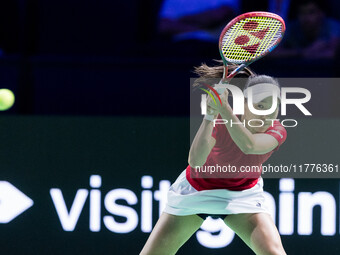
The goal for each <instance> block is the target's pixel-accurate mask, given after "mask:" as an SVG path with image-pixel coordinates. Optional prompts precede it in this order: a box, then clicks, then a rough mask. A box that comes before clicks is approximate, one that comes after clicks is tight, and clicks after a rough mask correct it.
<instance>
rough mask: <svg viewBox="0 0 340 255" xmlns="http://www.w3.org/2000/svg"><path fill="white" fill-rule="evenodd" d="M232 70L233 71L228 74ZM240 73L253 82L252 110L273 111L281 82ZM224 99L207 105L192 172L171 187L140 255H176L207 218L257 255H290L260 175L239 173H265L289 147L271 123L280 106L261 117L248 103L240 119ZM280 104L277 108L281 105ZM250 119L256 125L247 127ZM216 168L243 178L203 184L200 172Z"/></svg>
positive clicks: (208, 72) (205, 70) (208, 70)
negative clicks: (219, 223)
mask: <svg viewBox="0 0 340 255" xmlns="http://www.w3.org/2000/svg"><path fill="white" fill-rule="evenodd" d="M234 68H235V67H232V68H229V72H230V71H232V70H233V69H234ZM197 72H198V73H199V74H200V75H201V78H202V77H203V78H204V77H208V78H211V77H215V78H221V77H222V73H223V67H208V66H206V65H202V66H201V67H199V68H198V69H197ZM242 72H243V74H247V75H248V76H249V78H248V80H247V83H246V85H245V88H244V91H245V92H246V90H247V89H248V88H249V87H252V95H253V104H254V108H255V109H258V110H266V109H270V108H271V106H272V102H273V98H272V95H273V93H272V92H273V90H277V89H279V84H278V82H277V81H276V80H275V79H273V78H272V77H269V76H265V75H259V76H256V75H252V74H253V73H252V72H251V70H250V69H248V68H246V69H245V70H244V71H242ZM245 95H247V93H245ZM278 97H279V94H278ZM221 99H222V105H221V104H219V103H218V104H214V103H213V102H212V100H208V112H209V111H210V113H211V115H210V116H205V117H204V119H203V121H202V124H201V126H200V128H199V130H198V132H197V133H196V136H195V138H194V140H193V142H192V145H191V148H190V152H189V160H188V162H189V166H188V167H187V168H186V170H184V171H183V172H182V173H181V175H180V176H179V177H178V178H177V180H176V181H175V183H173V184H172V186H171V187H170V190H169V192H168V202H167V205H166V208H165V210H164V212H163V213H162V215H161V217H160V218H159V220H158V222H157V224H156V225H155V227H154V229H153V231H152V233H151V234H150V236H149V238H148V240H147V242H146V244H145V246H144V248H143V250H142V251H141V254H143V255H144V254H175V253H176V252H177V251H178V249H179V248H180V247H181V246H182V245H183V244H184V243H185V242H186V241H187V240H188V239H189V238H190V237H191V236H192V235H193V234H194V233H195V232H196V230H198V229H199V227H200V226H201V224H202V223H203V221H204V219H205V218H206V217H208V216H213V217H219V218H221V219H223V220H224V222H225V223H226V224H227V226H229V227H230V228H231V229H232V230H233V231H234V232H235V233H236V234H237V235H238V236H239V237H240V238H241V239H242V240H243V241H244V242H245V243H246V244H247V245H248V246H249V247H250V248H251V249H252V250H253V251H254V252H255V253H256V254H259V255H268V254H271V255H274V254H275V255H283V254H286V253H285V251H284V249H283V246H282V243H281V239H280V235H279V233H278V231H277V228H276V226H275V224H274V222H273V221H272V218H271V216H270V215H269V213H268V212H267V210H266V208H265V201H264V197H263V180H262V178H261V176H260V175H261V173H255V174H254V173H251V174H250V175H249V176H244V173H241V171H240V169H241V168H242V167H245V166H258V167H259V168H260V169H261V165H262V163H264V162H265V161H266V160H267V159H268V158H269V157H270V156H271V154H272V153H273V152H274V151H276V150H277V149H278V147H279V146H280V145H281V144H282V143H283V142H284V141H285V139H286V130H285V129H284V127H283V126H282V125H281V124H280V122H278V121H271V120H269V119H276V117H277V115H278V106H279V105H277V108H276V110H275V112H274V113H273V114H271V115H269V116H259V115H254V114H253V113H252V112H251V111H250V110H249V108H248V105H247V102H246V103H245V113H244V115H242V116H236V115H234V114H233V111H232V109H231V107H230V105H229V103H228V100H227V99H228V91H227V90H225V92H224V93H223V95H222V96H221ZM246 101H247V98H246ZM277 102H278V104H279V100H277ZM215 118H219V119H226V120H233V122H234V123H236V122H238V123H240V122H243V121H245V122H244V123H245V126H243V125H240V124H239V125H233V126H232V127H231V125H229V124H223V125H215V127H214V126H213V125H214V123H213V121H212V120H213V119H215ZM251 119H258V120H257V122H256V121H255V120H254V121H252V122H251V123H252V124H251V125H248V124H247V123H248V121H249V120H251ZM261 123H264V125H263V126H261V125H260V124H261ZM255 126H256V127H255ZM217 165H219V166H228V165H232V166H234V167H236V168H237V170H238V171H237V173H238V174H240V175H238V176H239V177H240V178H237V177H238V176H237V175H235V173H234V175H228V173H223V174H225V176H224V177H221V176H219V178H204V177H206V176H203V175H201V173H199V172H198V171H197V169H199V168H200V167H201V168H204V167H206V166H217ZM215 177H216V176H215Z"/></svg>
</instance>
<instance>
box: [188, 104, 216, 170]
mask: <svg viewBox="0 0 340 255" xmlns="http://www.w3.org/2000/svg"><path fill="white" fill-rule="evenodd" d="M211 101H212V99H211V98H210V97H208V99H207V112H208V113H209V114H211V115H214V118H215V117H216V115H218V112H217V111H216V110H214V109H213V108H211V107H210V106H209V105H210V103H211ZM213 128H214V122H212V121H209V120H206V119H203V121H202V124H201V126H200V128H199V129H198V131H197V133H196V136H195V138H194V140H193V142H192V144H191V147H190V151H189V158H188V163H189V165H190V166H191V167H193V168H196V167H198V166H203V165H204V163H205V162H206V161H207V158H208V155H209V154H210V152H211V150H212V148H213V147H214V146H215V143H216V140H215V138H214V137H213V136H212V131H213Z"/></svg>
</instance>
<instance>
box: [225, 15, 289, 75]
mask: <svg viewBox="0 0 340 255" xmlns="http://www.w3.org/2000/svg"><path fill="white" fill-rule="evenodd" d="M285 30H286V26H285V22H284V20H283V19H282V18H281V17H280V16H279V15H277V14H274V13H270V12H247V13H244V14H241V15H239V16H237V17H236V18H234V19H233V20H231V21H230V22H229V23H228V24H227V25H226V26H225V28H224V29H223V30H222V32H221V35H220V38H219V50H220V54H221V57H222V60H223V63H224V74H223V78H222V82H228V81H229V80H230V79H231V78H232V77H234V76H235V75H236V74H237V72H239V71H241V70H242V69H243V68H245V67H246V66H248V65H250V64H251V63H253V62H254V61H256V60H258V59H260V58H262V57H263V56H265V55H267V54H268V53H269V52H271V51H272V50H273V49H275V47H276V46H277V45H278V44H279V43H280V42H281V40H282V38H283V35H284V32H285ZM228 64H238V65H239V66H238V67H237V68H236V69H235V70H233V72H231V73H230V74H229V75H227V74H228Z"/></svg>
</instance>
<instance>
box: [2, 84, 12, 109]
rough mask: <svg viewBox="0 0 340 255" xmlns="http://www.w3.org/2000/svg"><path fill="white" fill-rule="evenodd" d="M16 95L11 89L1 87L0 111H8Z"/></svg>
mask: <svg viewBox="0 0 340 255" xmlns="http://www.w3.org/2000/svg"><path fill="white" fill-rule="evenodd" d="M14 101H15V97H14V94H13V92H12V91H10V90H9V89H0V111H6V110H8V109H9V108H11V107H12V106H13V104H14Z"/></svg>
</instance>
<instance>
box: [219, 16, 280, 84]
mask: <svg viewBox="0 0 340 255" xmlns="http://www.w3.org/2000/svg"><path fill="white" fill-rule="evenodd" d="M251 17H268V18H273V19H276V20H278V21H280V22H281V24H282V28H281V37H280V38H278V40H277V41H276V43H275V44H274V45H273V46H272V47H270V48H269V49H267V50H266V51H264V52H262V53H261V54H260V55H259V56H257V57H255V58H254V59H251V60H248V61H244V63H242V64H240V65H239V66H238V67H237V68H236V69H234V70H233V71H232V72H231V73H230V74H229V75H227V74H228V64H235V63H233V62H230V61H227V60H226V59H225V57H224V55H223V53H222V47H223V45H222V40H223V37H224V35H225V33H226V32H227V31H228V30H229V29H230V28H231V27H232V26H233V25H235V24H236V23H237V22H239V21H240V20H242V19H246V18H251ZM285 30H286V25H285V22H284V20H283V19H282V18H281V17H280V16H279V15H277V14H275V13H271V12H260V11H256V12H247V13H243V14H241V15H239V16H237V17H235V18H234V19H232V20H231V21H230V22H229V23H228V24H227V25H226V26H225V27H224V29H223V30H222V32H221V35H220V38H219V45H218V46H219V51H220V55H221V57H222V61H223V65H224V70H223V78H222V80H221V83H228V82H229V81H230V80H231V79H232V78H233V77H234V76H235V75H236V74H237V73H238V72H239V71H241V70H242V69H244V68H245V67H247V66H249V65H250V64H251V63H253V62H255V61H256V60H259V59H260V58H262V57H264V56H265V55H267V54H268V53H270V52H271V51H272V50H274V49H275V48H276V46H277V45H278V44H279V43H280V42H281V40H282V38H283V36H284V33H285ZM226 76H227V77H226Z"/></svg>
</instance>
